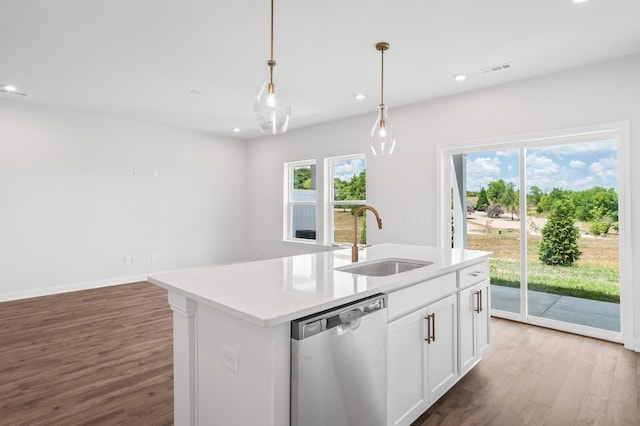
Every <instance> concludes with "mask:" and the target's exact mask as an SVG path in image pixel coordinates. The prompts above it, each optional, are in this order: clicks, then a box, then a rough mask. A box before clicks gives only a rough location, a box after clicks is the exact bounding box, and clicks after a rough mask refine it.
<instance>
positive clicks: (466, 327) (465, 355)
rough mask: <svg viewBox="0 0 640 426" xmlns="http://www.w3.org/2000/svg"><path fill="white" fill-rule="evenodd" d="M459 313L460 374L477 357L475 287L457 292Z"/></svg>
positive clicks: (464, 371) (465, 370)
mask: <svg viewBox="0 0 640 426" xmlns="http://www.w3.org/2000/svg"><path fill="white" fill-rule="evenodd" d="M458 294H459V296H458V303H459V306H458V309H459V312H460V315H459V321H460V323H459V328H458V329H459V331H460V336H459V337H460V338H459V345H460V348H459V352H458V353H459V356H460V374H465V373H466V372H467V371H469V370H470V369H471V367H473V366H474V365H475V363H476V361H477V359H478V353H477V351H476V318H475V317H476V315H477V313H476V312H475V311H474V309H476V305H477V300H478V299H477V296H476V287H475V286H471V287H468V288H466V289H464V290H460V293H458Z"/></svg>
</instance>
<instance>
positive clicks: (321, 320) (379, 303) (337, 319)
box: [291, 294, 387, 340]
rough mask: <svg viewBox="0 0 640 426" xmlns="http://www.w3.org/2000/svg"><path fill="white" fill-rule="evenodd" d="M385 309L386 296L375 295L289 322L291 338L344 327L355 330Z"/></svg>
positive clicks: (304, 336)
mask: <svg viewBox="0 0 640 426" xmlns="http://www.w3.org/2000/svg"><path fill="white" fill-rule="evenodd" d="M386 307H387V295H386V294H377V295H375V296H372V297H369V298H367V299H363V300H360V301H358V302H355V303H352V304H348V305H343V306H339V307H337V308H334V309H330V310H328V311H324V312H320V313H316V314H313V315H309V316H306V317H304V318H300V319H297V320H294V321H291V338H292V339H294V340H302V339H306V338H307V337H311V336H313V335H316V334H318V333H322V332H324V331H327V330H331V329H332V328H335V327H342V326H345V328H346V327H349V328H351V329H354V330H355V329H356V328H357V327H358V326H359V324H360V320H361V319H364V318H365V317H366V316H367V315H369V314H372V313H374V312H377V311H380V310H382V309H385V308H386Z"/></svg>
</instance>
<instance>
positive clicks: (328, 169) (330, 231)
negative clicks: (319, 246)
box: [323, 153, 367, 247]
mask: <svg viewBox="0 0 640 426" xmlns="http://www.w3.org/2000/svg"><path fill="white" fill-rule="evenodd" d="M348 160H363V161H364V170H365V171H366V170H367V157H366V155H365V154H364V153H358V154H349V155H340V156H336V157H327V158H325V159H324V170H325V176H326V181H325V182H326V183H325V191H324V192H325V197H324V204H325V208H324V214H323V216H324V223H325V225H326V226H325V235H324V241H326V242H327V244H328V245H331V246H338V247H342V246H350V245H351V244H352V242H336V241H335V240H334V237H335V223H334V218H335V216H334V209H335V206H336V205H347V206H364V205H366V204H367V200H366V198H365V199H364V200H335V188H334V185H333V180H334V163H336V162H338V161H348Z"/></svg>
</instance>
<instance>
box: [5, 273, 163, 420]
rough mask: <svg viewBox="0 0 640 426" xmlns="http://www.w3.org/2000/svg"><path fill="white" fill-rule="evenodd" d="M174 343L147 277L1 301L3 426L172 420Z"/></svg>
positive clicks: (159, 293) (158, 297) (160, 302)
mask: <svg viewBox="0 0 640 426" xmlns="http://www.w3.org/2000/svg"><path fill="white" fill-rule="evenodd" d="M172 345H173V334H172V316H171V310H170V308H169V305H168V302H167V292H166V291H165V290H163V289H161V288H159V287H157V286H154V285H152V284H150V283H147V282H141V283H134V284H126V285H119V286H113V287H106V288H100V289H94V290H85V291H77V292H72V293H64V294H58V295H53V296H45V297H37V298H31V299H24V300H18V301H11V302H4V303H0V425H100V424H103V425H113V424H128V425H168V424H173V346H172Z"/></svg>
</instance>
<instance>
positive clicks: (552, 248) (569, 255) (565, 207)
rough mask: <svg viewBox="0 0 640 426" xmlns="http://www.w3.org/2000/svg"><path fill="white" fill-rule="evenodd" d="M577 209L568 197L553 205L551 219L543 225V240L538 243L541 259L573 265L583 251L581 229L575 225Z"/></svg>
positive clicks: (548, 263) (561, 264) (547, 261)
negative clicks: (581, 247) (580, 242)
mask: <svg viewBox="0 0 640 426" xmlns="http://www.w3.org/2000/svg"><path fill="white" fill-rule="evenodd" d="M575 215H576V209H575V206H574V205H573V203H572V202H571V200H570V199H569V198H567V197H565V198H562V199H560V200H558V201H556V202H555V203H554V204H553V206H552V207H551V212H550V213H549V220H548V221H547V223H546V224H545V225H544V226H543V227H542V231H541V233H542V241H541V242H540V244H539V245H538V255H539V257H540V260H541V261H542V262H543V263H545V264H547V265H559V266H571V265H573V264H574V263H575V262H576V261H577V260H578V259H579V258H580V255H581V254H582V252H581V251H580V250H579V249H578V243H577V240H578V238H580V230H579V229H578V228H577V227H576V226H575V224H574V222H575Z"/></svg>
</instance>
